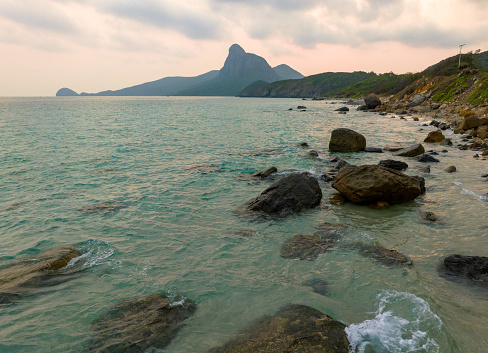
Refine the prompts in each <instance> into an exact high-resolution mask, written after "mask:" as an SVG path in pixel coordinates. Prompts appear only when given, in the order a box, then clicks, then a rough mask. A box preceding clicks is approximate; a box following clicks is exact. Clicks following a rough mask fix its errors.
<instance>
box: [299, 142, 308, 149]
mask: <svg viewBox="0 0 488 353" xmlns="http://www.w3.org/2000/svg"><path fill="white" fill-rule="evenodd" d="M298 147H300V148H305V149H306V148H309V147H310V146H309V145H308V143H306V142H302V143H299V144H298Z"/></svg>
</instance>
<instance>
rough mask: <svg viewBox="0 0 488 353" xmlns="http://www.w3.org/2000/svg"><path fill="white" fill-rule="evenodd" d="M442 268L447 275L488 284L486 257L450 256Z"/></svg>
mask: <svg viewBox="0 0 488 353" xmlns="http://www.w3.org/2000/svg"><path fill="white" fill-rule="evenodd" d="M442 267H443V268H444V270H445V271H446V272H447V273H448V274H451V275H455V276H462V277H467V278H469V279H471V280H473V281H476V282H478V283H480V284H485V285H486V284H488V257H483V256H464V255H458V254H456V255H451V256H448V257H446V258H445V259H444V261H443V262H442Z"/></svg>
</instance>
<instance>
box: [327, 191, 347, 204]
mask: <svg viewBox="0 0 488 353" xmlns="http://www.w3.org/2000/svg"><path fill="white" fill-rule="evenodd" d="M346 201H347V200H346V198H345V197H344V196H343V195H342V194H341V193H340V192H335V193H333V194H332V195H330V196H329V202H330V203H331V204H332V205H338V206H340V205H344V204H345V203H346Z"/></svg>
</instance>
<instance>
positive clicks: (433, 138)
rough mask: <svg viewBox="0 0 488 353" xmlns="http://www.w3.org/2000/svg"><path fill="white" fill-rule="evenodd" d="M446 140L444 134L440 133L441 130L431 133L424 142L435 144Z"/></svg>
mask: <svg viewBox="0 0 488 353" xmlns="http://www.w3.org/2000/svg"><path fill="white" fill-rule="evenodd" d="M444 139H445V137H444V135H443V134H442V132H441V131H439V130H436V131H431V132H429V134H428V135H427V137H426V138H425V140H424V142H431V143H433V142H441V141H442V140H444Z"/></svg>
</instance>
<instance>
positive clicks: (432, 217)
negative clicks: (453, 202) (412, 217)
mask: <svg viewBox="0 0 488 353" xmlns="http://www.w3.org/2000/svg"><path fill="white" fill-rule="evenodd" d="M420 218H421V219H422V220H424V221H429V222H437V221H438V220H439V218H438V217H437V215H436V214H435V213H434V212H422V213H421V214H420Z"/></svg>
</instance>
